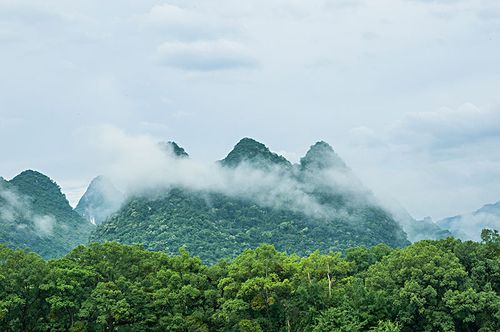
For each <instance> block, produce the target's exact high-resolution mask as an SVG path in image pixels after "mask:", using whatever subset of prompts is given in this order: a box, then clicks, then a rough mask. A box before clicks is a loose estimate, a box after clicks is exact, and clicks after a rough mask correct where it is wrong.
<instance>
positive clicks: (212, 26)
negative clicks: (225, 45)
mask: <svg viewBox="0 0 500 332" xmlns="http://www.w3.org/2000/svg"><path fill="white" fill-rule="evenodd" d="M139 22H140V23H141V24H143V25H144V26H146V27H150V28H153V29H155V30H157V31H159V32H161V35H162V37H163V38H169V39H171V40H178V41H200V40H213V39H219V38H221V37H223V36H235V35H238V34H239V31H240V28H239V26H238V24H237V23H236V22H235V21H234V20H232V19H230V18H229V17H227V16H226V17H223V16H220V15H217V12H214V11H208V10H203V8H200V7H199V6H195V7H186V8H183V7H180V6H176V5H173V4H157V5H154V6H153V7H151V10H150V11H149V12H148V13H147V14H146V15H143V16H141V17H140V19H139Z"/></svg>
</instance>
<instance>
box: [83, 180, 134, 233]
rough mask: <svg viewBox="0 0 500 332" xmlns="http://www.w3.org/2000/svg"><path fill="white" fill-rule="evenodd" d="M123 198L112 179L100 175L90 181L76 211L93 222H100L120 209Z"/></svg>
mask: <svg viewBox="0 0 500 332" xmlns="http://www.w3.org/2000/svg"><path fill="white" fill-rule="evenodd" d="M123 200H124V196H123V194H122V193H121V192H120V191H119V190H118V189H117V188H116V187H115V186H114V184H113V183H112V182H111V180H109V179H108V178H106V177H104V176H98V177H96V178H94V179H93V180H92V181H91V182H90V184H89V186H88V188H87V190H86V191H85V194H83V196H82V198H80V201H79V202H78V205H77V206H76V208H75V211H76V212H77V213H78V214H79V215H80V216H82V217H84V218H85V219H87V220H88V221H89V222H91V223H92V224H100V223H102V222H103V221H104V220H106V218H107V217H108V216H109V215H111V214H112V213H113V212H115V211H116V210H118V208H119V207H120V206H121V204H122V202H123Z"/></svg>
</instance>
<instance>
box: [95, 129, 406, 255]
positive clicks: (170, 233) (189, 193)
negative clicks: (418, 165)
mask: <svg viewBox="0 0 500 332" xmlns="http://www.w3.org/2000/svg"><path fill="white" fill-rule="evenodd" d="M219 165H220V166H221V168H222V170H221V172H224V170H226V171H225V172H227V173H222V174H228V175H227V176H228V177H229V178H231V179H232V178H233V177H237V178H244V177H245V174H246V173H244V172H246V171H248V168H250V169H254V170H257V171H258V172H260V173H258V174H261V176H260V177H258V178H256V179H253V178H252V179H251V180H250V181H254V182H253V183H252V187H257V188H260V187H259V186H262V188H263V189H262V191H260V192H257V193H252V194H248V193H246V192H245V190H243V192H242V193H240V194H234V192H235V191H231V190H230V191H228V192H224V191H222V190H216V189H214V190H196V189H193V188H185V187H178V188H173V189H169V190H165V192H164V193H163V195H161V196H158V195H155V196H153V197H147V196H145V195H141V196H136V197H133V198H131V199H130V200H129V201H128V202H127V203H126V204H125V205H124V206H123V207H122V208H121V209H120V210H119V211H118V212H117V213H115V214H113V216H111V217H110V218H109V219H107V220H106V221H105V222H104V223H102V224H101V225H98V227H97V228H96V231H95V232H94V233H93V234H92V237H91V239H92V240H94V241H113V240H116V241H119V242H121V243H125V244H135V243H142V244H145V246H146V248H148V249H151V250H156V251H166V252H169V253H176V252H177V251H178V249H179V247H181V246H186V247H187V249H188V250H189V251H190V252H191V253H192V254H194V255H198V256H200V257H201V258H202V259H203V260H205V261H207V262H215V261H216V260H218V259H220V258H225V257H235V256H236V255H238V254H239V253H241V252H242V251H243V250H245V249H247V248H255V247H257V246H258V245H259V244H260V243H264V242H266V243H271V244H274V245H275V246H276V247H277V248H278V249H279V250H286V251H288V252H290V253H297V254H300V255H305V254H308V253H310V252H311V251H313V250H316V249H320V250H322V251H325V252H328V251H333V250H343V249H346V248H349V247H352V246H359V245H367V246H373V245H376V244H378V243H386V244H388V245H390V246H392V247H401V246H405V245H407V244H408V243H409V242H408V240H407V238H406V234H405V233H404V231H403V230H402V229H401V227H400V225H399V224H398V223H397V222H396V221H395V220H394V218H393V217H392V216H391V214H390V213H389V212H388V211H386V210H385V209H383V208H382V207H381V206H380V205H378V204H377V202H376V200H375V199H374V197H372V195H371V194H370V192H369V191H367V190H366V189H365V188H363V187H362V185H361V184H360V182H359V180H357V179H356V178H355V177H354V175H353V174H352V172H351V171H350V170H349V169H348V168H347V166H346V165H345V163H344V162H343V161H342V160H341V159H340V157H338V156H337V154H336V153H335V152H334V151H333V149H332V148H331V147H330V146H329V145H328V144H327V143H325V142H318V143H316V144H315V145H313V146H312V147H311V148H310V150H309V151H308V152H307V154H306V155H305V157H304V158H302V160H301V164H300V165H292V164H291V163H290V162H289V161H288V160H286V159H285V158H284V157H282V156H279V155H277V154H276V153H273V152H271V151H270V150H269V149H268V148H267V147H266V146H265V145H264V144H262V143H259V142H257V141H255V140H253V139H250V138H244V139H242V140H241V141H240V142H239V143H238V144H236V146H235V147H234V149H233V150H232V151H231V152H230V153H229V154H228V155H227V157H226V158H224V159H223V160H222V161H220V162H219ZM241 167H243V168H241ZM282 170H285V172H282ZM268 178H272V179H273V181H275V182H271V184H266V185H263V183H264V182H265V181H268ZM235 185H237V184H235Z"/></svg>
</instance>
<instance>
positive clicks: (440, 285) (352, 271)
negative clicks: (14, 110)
mask: <svg viewBox="0 0 500 332" xmlns="http://www.w3.org/2000/svg"><path fill="white" fill-rule="evenodd" d="M481 238H482V241H481V242H472V241H465V242H462V241H460V240H457V239H454V238H451V237H449V238H447V239H443V240H424V241H420V242H416V243H414V244H411V245H409V246H407V247H404V248H396V249H391V248H390V247H388V246H386V245H384V244H379V245H376V246H373V247H370V248H368V247H355V248H351V249H348V250H346V251H345V252H342V253H341V252H328V253H326V252H325V253H323V252H319V251H314V252H313V253H311V254H310V255H308V256H297V255H293V254H292V255H290V254H287V253H286V252H280V251H277V250H276V249H275V248H274V246H272V245H268V244H261V245H260V246H258V247H257V248H255V249H247V250H245V251H244V252H243V253H241V254H240V255H239V256H237V257H236V258H234V259H230V260H228V259H222V260H219V261H218V262H217V263H215V264H212V265H206V264H203V263H202V261H201V259H200V258H198V257H196V256H191V255H190V254H189V253H188V251H187V250H186V249H185V248H181V249H180V250H179V253H178V254H177V255H172V256H171V255H168V254H166V253H162V252H152V251H148V250H146V249H144V248H143V247H141V246H137V245H136V246H128V245H122V244H118V243H116V242H106V243H91V244H89V245H88V246H79V247H77V248H76V249H74V250H73V251H71V252H70V253H69V254H67V255H66V256H65V257H63V258H58V259H52V260H48V261H47V260H44V259H42V258H41V257H40V256H38V255H37V254H34V253H29V252H27V251H23V250H19V249H18V250H12V249H9V248H7V247H4V246H0V330H2V331H241V332H243V331H284V332H285V331H286V332H292V331H311V332H323V331H388V332H393V331H394V332H395V331H482V332H486V331H498V330H500V297H499V295H498V293H499V289H500V235H499V234H498V231H493V230H483V232H482V234H481Z"/></svg>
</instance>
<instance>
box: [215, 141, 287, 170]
mask: <svg viewBox="0 0 500 332" xmlns="http://www.w3.org/2000/svg"><path fill="white" fill-rule="evenodd" d="M242 162H250V163H252V164H259V165H262V166H263V165H266V164H267V165H269V164H275V165H281V166H286V167H289V166H291V164H290V162H289V161H288V160H286V159H285V157H283V156H280V155H278V154H276V153H274V152H271V151H270V150H269V148H268V147H267V146H265V145H264V144H262V143H260V142H258V141H256V140H254V139H253V138H249V137H245V138H243V139H241V140H240V141H239V142H238V143H237V144H236V145H235V146H234V148H233V150H231V152H229V154H228V155H227V157H226V158H224V159H223V160H221V164H222V165H223V166H229V167H236V166H238V165H239V164H241V163H242Z"/></svg>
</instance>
